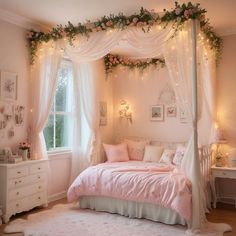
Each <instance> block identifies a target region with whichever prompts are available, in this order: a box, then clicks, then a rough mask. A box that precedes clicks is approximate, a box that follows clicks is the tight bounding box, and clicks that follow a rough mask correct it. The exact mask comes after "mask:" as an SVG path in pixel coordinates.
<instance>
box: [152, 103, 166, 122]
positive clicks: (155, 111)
mask: <svg viewBox="0 0 236 236" xmlns="http://www.w3.org/2000/svg"><path fill="white" fill-rule="evenodd" d="M150 120H151V121H164V105H155V106H151V108H150Z"/></svg>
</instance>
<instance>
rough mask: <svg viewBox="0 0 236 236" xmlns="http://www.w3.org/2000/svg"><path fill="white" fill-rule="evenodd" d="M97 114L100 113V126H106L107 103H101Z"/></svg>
mask: <svg viewBox="0 0 236 236" xmlns="http://www.w3.org/2000/svg"><path fill="white" fill-rule="evenodd" d="M99 113H100V122H99V125H100V126H106V125H107V103H106V102H104V101H102V102H100V104H99Z"/></svg>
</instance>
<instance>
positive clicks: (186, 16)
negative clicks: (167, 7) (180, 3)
mask: <svg viewBox="0 0 236 236" xmlns="http://www.w3.org/2000/svg"><path fill="white" fill-rule="evenodd" d="M189 15H190V14H189V10H185V11H184V16H185V18H186V19H188V18H189Z"/></svg>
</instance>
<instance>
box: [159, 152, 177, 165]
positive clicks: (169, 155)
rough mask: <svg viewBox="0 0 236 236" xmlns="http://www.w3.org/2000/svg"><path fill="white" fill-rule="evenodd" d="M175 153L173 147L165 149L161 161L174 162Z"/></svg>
mask: <svg viewBox="0 0 236 236" xmlns="http://www.w3.org/2000/svg"><path fill="white" fill-rule="evenodd" d="M174 155H175V150H172V149H165V150H164V152H163V153H162V155H161V159H160V162H161V163H166V164H172V161H173V158H174Z"/></svg>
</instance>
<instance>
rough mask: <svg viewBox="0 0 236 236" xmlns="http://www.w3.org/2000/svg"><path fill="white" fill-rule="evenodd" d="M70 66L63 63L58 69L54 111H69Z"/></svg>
mask: <svg viewBox="0 0 236 236" xmlns="http://www.w3.org/2000/svg"><path fill="white" fill-rule="evenodd" d="M70 78H71V66H70V65H68V64H64V65H62V66H61V68H60V71H59V78H58V82H57V88H56V101H55V102H56V107H55V108H56V109H55V111H70V109H69V104H68V103H69V95H70V94H71V93H70V90H69V89H70V82H71V79H70Z"/></svg>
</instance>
